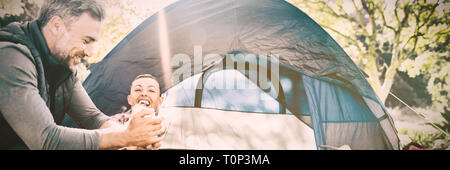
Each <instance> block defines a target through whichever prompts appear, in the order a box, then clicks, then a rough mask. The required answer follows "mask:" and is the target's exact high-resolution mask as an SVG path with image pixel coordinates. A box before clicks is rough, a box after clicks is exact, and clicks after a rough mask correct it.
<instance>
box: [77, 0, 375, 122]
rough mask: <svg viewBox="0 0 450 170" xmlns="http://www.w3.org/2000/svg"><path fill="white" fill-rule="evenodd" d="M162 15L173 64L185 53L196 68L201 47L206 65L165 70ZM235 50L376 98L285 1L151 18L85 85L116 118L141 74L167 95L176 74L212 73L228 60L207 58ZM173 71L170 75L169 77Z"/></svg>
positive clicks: (236, 3) (212, 0)
mask: <svg viewBox="0 0 450 170" xmlns="http://www.w3.org/2000/svg"><path fill="white" fill-rule="evenodd" d="M161 14H164V21H165V23H166V25H167V33H168V42H169V45H168V47H169V49H170V50H169V51H170V55H169V56H168V57H170V58H169V59H168V60H169V61H172V60H173V58H172V57H173V56H174V55H176V54H180V53H182V54H187V55H188V56H189V57H191V61H192V62H191V63H193V61H194V47H195V46H201V47H202V51H201V52H202V53H203V54H204V55H203V58H202V59H203V62H202V63H193V64H192V65H191V66H188V67H185V66H184V65H175V66H172V65H171V66H168V67H169V68H162V67H163V64H162V52H161V50H160V49H161V48H160V42H159V41H160V40H159V39H160V36H161V35H160V30H159V29H160V23H161V22H159V20H160V19H162V16H161ZM233 50H241V51H246V52H249V53H253V54H258V55H262V54H277V55H279V56H280V59H279V60H280V63H281V64H283V65H286V66H288V67H292V68H293V69H295V70H297V71H300V72H303V73H304V74H306V75H310V76H314V77H316V78H320V79H323V80H327V81H332V82H336V83H339V84H341V85H344V86H348V87H349V88H351V89H355V91H357V92H358V93H359V94H361V95H363V96H366V97H368V98H371V99H376V95H375V93H374V92H373V89H372V88H371V87H370V85H369V84H368V82H367V81H366V80H365V77H364V75H363V74H362V73H361V72H360V70H359V69H358V68H357V67H356V65H355V64H354V63H353V62H352V60H351V59H350V58H349V57H348V55H347V54H346V53H345V52H344V51H343V49H342V48H341V47H340V46H339V45H338V44H337V43H336V42H335V41H334V40H333V39H332V38H331V37H330V36H329V35H328V34H327V33H326V31H324V30H323V29H322V28H321V27H320V26H319V25H318V24H317V23H316V22H314V21H313V20H312V19H311V18H310V17H308V16H307V15H306V14H305V13H303V12H302V11H301V10H299V9H298V8H296V7H294V6H292V5H291V4H289V3H287V2H285V1H282V0H227V1H217V0H181V1H178V2H176V3H174V4H172V5H170V6H168V7H166V8H165V9H163V10H162V11H161V12H160V13H157V14H155V15H153V16H151V17H150V18H148V19H147V20H145V21H144V22H143V23H142V24H141V25H139V26H138V27H137V28H136V29H135V30H134V31H132V32H131V33H130V34H129V35H128V36H127V37H125V39H124V40H123V41H122V42H120V43H119V44H118V45H117V46H116V47H115V48H114V49H113V50H112V51H111V52H110V53H109V54H108V55H107V56H106V57H105V58H104V59H103V61H101V62H100V63H98V64H96V65H93V66H92V67H90V70H91V74H90V75H89V77H88V78H87V79H86V81H85V82H84V86H85V87H86V89H87V91H88V93H89V94H90V96H91V97H92V98H93V100H94V101H95V102H96V104H97V106H98V107H99V108H100V110H102V111H104V112H105V113H107V114H113V113H114V112H118V111H119V110H120V108H121V107H122V106H123V105H126V99H125V98H126V97H125V96H126V94H127V90H128V87H129V82H130V81H131V80H132V79H133V78H134V77H135V76H137V75H139V74H143V73H152V74H153V75H154V76H156V77H157V78H158V79H159V81H160V82H161V84H162V89H163V90H167V89H168V88H170V87H172V86H173V85H175V84H169V83H168V84H166V82H164V80H165V79H171V78H172V75H171V74H170V72H174V71H176V70H180V71H182V70H183V69H187V71H188V72H192V75H195V74H198V73H200V72H201V70H198V69H197V70H194V67H195V68H199V67H200V68H206V67H208V66H209V65H210V64H211V63H212V62H214V61H216V60H218V59H220V58H214V57H213V58H206V57H205V56H206V55H207V54H219V55H225V54H228V53H229V52H231V51H233ZM191 63H189V64H191ZM131 66H132V67H133V69H131V68H130V67H131ZM165 69H167V70H170V72H163V71H162V70H165ZM176 82H179V81H176ZM104 94H115V95H114V96H106V95H104ZM124 103H125V104H124Z"/></svg>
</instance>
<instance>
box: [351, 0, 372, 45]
mask: <svg viewBox="0 0 450 170" xmlns="http://www.w3.org/2000/svg"><path fill="white" fill-rule="evenodd" d="M352 2H353V7H355V11H356V13H357V14H358V17H359V22H358V25H359V26H360V27H361V29H362V30H363V33H364V34H365V35H366V36H367V37H369V36H370V35H369V32H367V29H366V26H365V25H364V20H363V16H362V14H361V11H360V10H359V9H358V6H357V5H356V3H355V0H352Z"/></svg>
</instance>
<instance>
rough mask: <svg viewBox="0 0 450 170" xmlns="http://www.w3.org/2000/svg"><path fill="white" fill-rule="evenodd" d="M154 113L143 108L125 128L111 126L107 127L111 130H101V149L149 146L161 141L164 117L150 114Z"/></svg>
mask: <svg viewBox="0 0 450 170" xmlns="http://www.w3.org/2000/svg"><path fill="white" fill-rule="evenodd" d="M152 114H153V112H152V111H151V110H147V109H143V110H141V111H139V112H138V113H136V114H133V115H132V117H131V120H130V121H129V125H128V126H127V127H126V129H125V130H112V129H116V128H111V127H109V128H107V129H109V130H106V129H105V130H101V131H100V132H101V142H100V149H119V148H122V147H127V146H136V147H140V148H147V146H149V145H150V146H152V145H154V144H156V143H159V142H161V141H162V139H163V136H161V134H162V133H163V129H162V128H161V127H162V125H161V121H162V118H160V117H154V116H150V115H152ZM119 129H120V128H119ZM156 146H158V144H156ZM152 148H153V147H152Z"/></svg>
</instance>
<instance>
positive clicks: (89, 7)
mask: <svg viewBox="0 0 450 170" xmlns="http://www.w3.org/2000/svg"><path fill="white" fill-rule="evenodd" d="M85 12H87V13H88V14H89V15H90V16H91V17H92V18H94V19H96V20H98V21H101V20H103V19H104V17H105V11H104V9H103V6H102V4H101V3H99V2H98V1H97V0H45V2H44V4H43V5H42V7H41V11H40V12H39V17H38V19H37V22H38V24H39V26H40V27H41V28H42V27H44V26H45V25H46V24H47V23H48V22H49V21H50V19H51V18H52V17H54V16H59V17H61V18H62V19H63V20H64V22H65V23H66V24H68V23H70V22H72V21H74V20H75V19H77V18H78V17H80V16H81V14H83V13H85Z"/></svg>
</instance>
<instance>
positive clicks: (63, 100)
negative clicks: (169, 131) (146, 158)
mask: <svg viewBox="0 0 450 170" xmlns="http://www.w3.org/2000/svg"><path fill="white" fill-rule="evenodd" d="M103 17H104V12H103V8H102V6H101V5H100V4H99V3H98V2H96V1H95V0H47V1H45V3H44V4H43V6H42V8H41V11H40V16H39V18H38V19H37V20H35V21H32V22H27V23H24V24H19V23H12V24H9V25H8V26H6V27H5V28H2V29H1V31H0V60H1V62H0V113H1V114H0V115H1V117H0V138H1V140H0V149H11V148H28V149H117V148H121V147H124V146H139V147H143V148H146V147H147V149H151V147H152V146H153V144H155V143H158V142H160V141H161V140H162V137H158V136H159V135H161V133H162V129H161V119H160V118H145V117H146V116H147V115H150V114H151V113H150V112H146V111H141V112H139V113H136V114H134V115H133V118H132V119H131V121H130V123H129V125H128V126H127V127H126V128H115V127H116V125H115V123H114V121H113V120H111V118H110V117H108V116H106V115H105V114H103V113H102V112H101V111H99V110H98V109H97V108H96V107H95V105H94V104H93V102H92V101H91V99H90V98H89V96H88V95H87V93H86V91H85V90H84V88H83V87H82V85H81V82H80V80H79V79H78V78H77V72H76V67H75V66H76V65H77V64H79V63H80V60H81V59H82V58H84V57H89V56H91V55H92V52H93V51H92V50H93V43H94V42H95V41H96V40H98V38H99V31H100V25H101V20H102V19H103ZM65 113H67V114H69V115H70V116H71V117H72V119H73V120H75V122H77V124H78V125H79V126H80V127H82V128H85V129H75V128H67V127H63V126H60V124H61V121H62V119H63V117H64V114H65ZM98 128H100V129H102V130H94V129H98ZM87 129H89V130H87Z"/></svg>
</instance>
